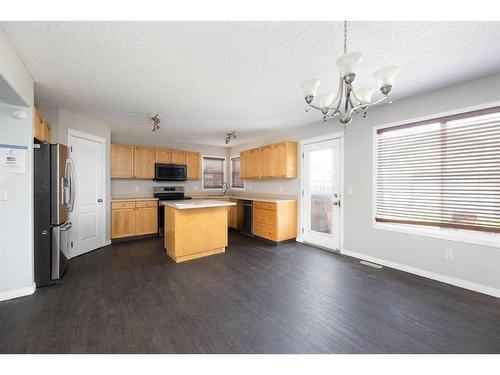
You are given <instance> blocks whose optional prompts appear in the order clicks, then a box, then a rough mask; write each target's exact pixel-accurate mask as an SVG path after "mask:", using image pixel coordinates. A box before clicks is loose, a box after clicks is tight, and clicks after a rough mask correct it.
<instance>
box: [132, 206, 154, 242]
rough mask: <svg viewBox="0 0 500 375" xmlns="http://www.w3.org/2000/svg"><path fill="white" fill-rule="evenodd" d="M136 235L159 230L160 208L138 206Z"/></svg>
mask: <svg viewBox="0 0 500 375" xmlns="http://www.w3.org/2000/svg"><path fill="white" fill-rule="evenodd" d="M135 213H136V233H135V234H136V235H137V236H140V235H142V234H150V233H157V232H158V208H157V207H146V208H137V209H136V211H135Z"/></svg>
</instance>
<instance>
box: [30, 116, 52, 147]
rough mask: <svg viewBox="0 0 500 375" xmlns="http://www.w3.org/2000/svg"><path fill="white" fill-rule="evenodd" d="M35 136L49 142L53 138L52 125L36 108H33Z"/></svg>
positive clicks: (41, 140)
mask: <svg viewBox="0 0 500 375" xmlns="http://www.w3.org/2000/svg"><path fill="white" fill-rule="evenodd" d="M33 138H35V139H37V140H39V141H40V142H47V143H50V142H51V139H52V126H51V125H50V124H49V122H48V121H46V120H45V119H44V118H43V117H42V114H41V113H40V111H38V109H36V108H34V109H33Z"/></svg>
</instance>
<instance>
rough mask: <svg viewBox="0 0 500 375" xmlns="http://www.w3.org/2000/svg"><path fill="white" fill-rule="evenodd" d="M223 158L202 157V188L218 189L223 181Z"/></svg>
mask: <svg viewBox="0 0 500 375" xmlns="http://www.w3.org/2000/svg"><path fill="white" fill-rule="evenodd" d="M224 161H225V159H224V158H217V157H210V156H204V157H203V188H204V189H220V188H222V184H223V183H224Z"/></svg>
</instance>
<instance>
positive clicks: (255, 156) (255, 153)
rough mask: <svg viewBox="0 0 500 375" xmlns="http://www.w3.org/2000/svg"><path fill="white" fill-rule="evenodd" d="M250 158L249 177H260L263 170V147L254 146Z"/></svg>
mask: <svg viewBox="0 0 500 375" xmlns="http://www.w3.org/2000/svg"><path fill="white" fill-rule="evenodd" d="M248 159H249V168H248V177H247V178H253V179H255V178H260V176H261V172H262V159H261V149H260V148H254V149H253V150H250V152H249V155H248ZM240 163H241V160H240Z"/></svg>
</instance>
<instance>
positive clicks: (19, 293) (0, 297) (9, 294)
mask: <svg viewBox="0 0 500 375" xmlns="http://www.w3.org/2000/svg"><path fill="white" fill-rule="evenodd" d="M35 289H36V286H35V283H33V285H31V286H27V287H25V288H20V289H14V290H8V291H6V292H2V293H0V301H5V300H8V299H13V298H18V297H23V296H29V295H30V294H33V293H34V292H35Z"/></svg>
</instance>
